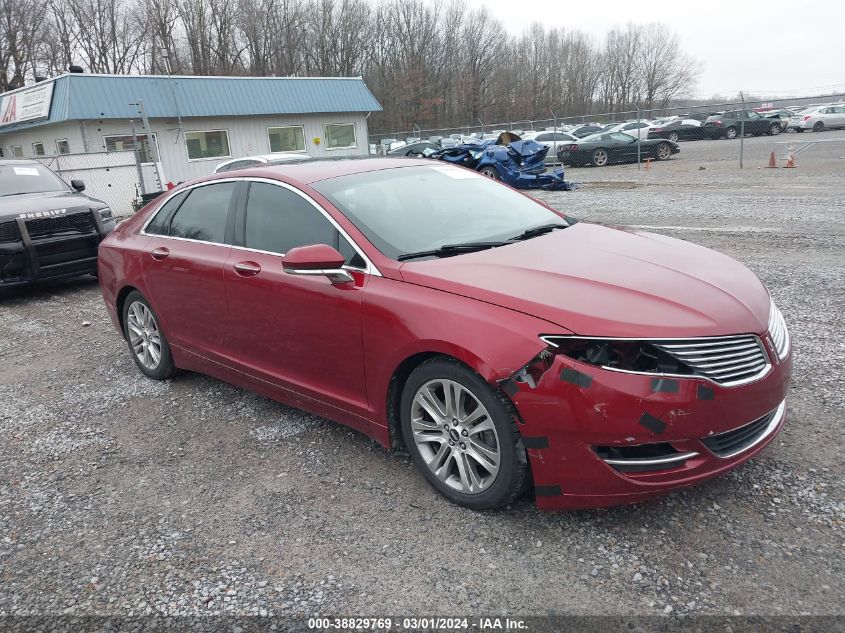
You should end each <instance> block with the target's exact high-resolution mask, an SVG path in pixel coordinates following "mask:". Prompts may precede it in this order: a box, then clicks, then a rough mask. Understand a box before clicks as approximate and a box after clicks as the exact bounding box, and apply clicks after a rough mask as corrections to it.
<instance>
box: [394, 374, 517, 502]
mask: <svg viewBox="0 0 845 633" xmlns="http://www.w3.org/2000/svg"><path fill="white" fill-rule="evenodd" d="M411 430H412V432H413V440H414V444H415V445H416V447H417V450H418V451H419V453H420V456H421V457H422V459H423V461H424V462H425V463H426V465H427V466H428V468H429V470H431V472H432V473H433V474H434V476H435V477H437V478H438V479H439V480H440V481H441V482H443V483H444V484H445V485H447V486H449V487H450V488H452V489H454V490H456V491H458V492H461V493H464V494H478V493H480V492H483V491H484V490H486V489H487V488H489V487H490V486H491V485H492V484H493V482H494V481H495V480H496V475H497V474H498V472H499V465H500V462H501V445H500V443H499V436H498V434H497V433H496V427H495V425H494V424H493V420H492V418H491V417H490V414H489V412H488V411H487V409H486V408H485V407H484V405H483V404H481V401H480V400H479V399H478V397H476V396H475V394H473V393H472V392H471V391H470V390H469V389H467V388H466V387H465V386H463V385H462V384H460V383H458V382H455V381H453V380H447V379H437V380H430V381H429V382H427V383H425V384H424V385H423V386H422V387H420V388H419V389H418V390H417V393H416V394H415V395H414V399H413V401H412V403H411Z"/></svg>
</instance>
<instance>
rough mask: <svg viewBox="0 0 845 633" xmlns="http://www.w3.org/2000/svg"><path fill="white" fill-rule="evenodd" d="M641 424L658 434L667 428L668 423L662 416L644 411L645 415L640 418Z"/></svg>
mask: <svg viewBox="0 0 845 633" xmlns="http://www.w3.org/2000/svg"><path fill="white" fill-rule="evenodd" d="M640 424H642V425H643V426H644V427H645V428H647V429H648V430H649V431H651V432H652V433H655V434H657V435H659V434H660V433H663V431H664V430H666V423H665V422H664V421H663V420H661V419H660V418H656V417H654V416H653V415H651V414H650V413H643V416H642V417H641V418H640Z"/></svg>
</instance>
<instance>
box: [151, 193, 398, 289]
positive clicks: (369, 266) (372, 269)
mask: <svg viewBox="0 0 845 633" xmlns="http://www.w3.org/2000/svg"><path fill="white" fill-rule="evenodd" d="M221 182H263V183H267V184H269V185H276V186H277V187H281V188H282V189H287V190H288V191H291V192H293V193H295V194H297V195H299V196H300V197H302V198H304V199H305V201H306V202H308V203H309V204H310V205H311V206H313V207H314V208H315V209H317V211H319V212H320V213H321V214H322V215H323V217H324V218H326V219H327V220H328V221H329V223H330V224H331V225H332V226H333V227H334V228H335V229H337V231H338V233H340V235H342V236H343V237H344V238H345V239H346V241H347V242H349V244H350V245H351V246H352V248H353V249H355V252H356V253H358V255H359V256H360V257H361V258H362V259H363V260H364V262H365V264H366V267H365V268H358V267H357V266H343V268H344V269H347V270H357V271H359V272H363V273H366V274H368V275H373V276H374V277H382V276H383V275H382V274H381V272H380V271H379V269H378V268H376V265H375V264H373V262H372V261H371V260H370V258H369V257H367V254H366V253H365V252H364V251H363V250H362V249H361V247H360V246H358V244H357V243H356V242H355V240H353V239H352V237H350V235H349V233H347V232H346V230H345V229H344V228H343V227H342V226H340V224H338V223H337V220H335V219H334V218H333V217H332V216H331V215H329V213H328V211H326V210H325V209H324V208H323V207H322V206H320V204H319V203H318V202H317V201H316V200H314V199H313V198H312V197H311V196H309V195H308V194H306V193H305V192H304V191H301V190H300V189H297V188H296V187H294V186H293V185H289V184H288V183H286V182H282V181H280V180H274V179H273V178H259V177H255V176H253V177H240V178H238V177H229V178H217V179H215V180H205V181H203V182H198V183H195V184H193V185H189V186H187V187H184V188H182V189H179V190H174V191H172V192H171V193H169V194H168V195H167V197H166V198H165V199H164V200H162V201H161V204H160V205H159V208H158V210H157V211H156V212H155V213H153V214H152V215H151V216H150V217H149V218H148V219H147V221H146V222H144V226H142V227H141V231H140V234H141V235H146V236H148V237H160V238H164V239H168V240H182V241H185V242H195V243H197V244H213V245H215V246H226V247H229V248H234V249H238V250H241V251H247V252H250V253H261V254H263V255H275V256H276V257H279V258H282V259H284V256H285V254H284V253H273V252H271V251H264V250H261V249H258V248H249V247H247V246H236V245H234V244H221V243H220V242H208V241H205V240H195V239H192V238H188V237H176V236H173V235H157V234H155V233H147V226H148V225H149V224H150V223H151V222H152V221H153V220H154V219H155V217H156V216H157V215H158V214H159V213H160V212H161V208H162V207H163V206H164V205H165V204H167V202H168V201H169V200H170V199H171V198H172V197H173V196H176V195H178V194H180V193H184V192H186V191H191V190H192V189H196V188H197V187H204V186H206V185H213V184H217V183H221Z"/></svg>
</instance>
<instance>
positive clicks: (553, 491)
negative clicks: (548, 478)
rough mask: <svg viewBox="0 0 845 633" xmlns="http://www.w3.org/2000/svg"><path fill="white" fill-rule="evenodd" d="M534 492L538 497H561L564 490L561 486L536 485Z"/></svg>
mask: <svg viewBox="0 0 845 633" xmlns="http://www.w3.org/2000/svg"><path fill="white" fill-rule="evenodd" d="M534 494H535V495H537V496H538V497H559V496H560V495H562V494H563V492H562V491H561V489H560V486H534Z"/></svg>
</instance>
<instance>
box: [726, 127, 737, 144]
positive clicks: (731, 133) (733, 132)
mask: <svg viewBox="0 0 845 633" xmlns="http://www.w3.org/2000/svg"><path fill="white" fill-rule="evenodd" d="M737 136H739V131H738V130H737V129H736V128H735V127H734V126H731V127H729V128H728V129H727V130H725V138H726V139H728V140H729V141H731V140H733V139H735V138H736V137H737Z"/></svg>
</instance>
